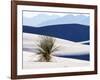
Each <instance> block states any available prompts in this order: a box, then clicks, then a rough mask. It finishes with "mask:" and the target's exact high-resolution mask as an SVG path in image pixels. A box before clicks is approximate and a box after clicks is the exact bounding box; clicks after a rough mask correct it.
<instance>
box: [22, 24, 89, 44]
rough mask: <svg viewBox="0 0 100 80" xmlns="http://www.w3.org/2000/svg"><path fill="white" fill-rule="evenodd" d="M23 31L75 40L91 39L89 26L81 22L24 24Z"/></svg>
mask: <svg viewBox="0 0 100 80" xmlns="http://www.w3.org/2000/svg"><path fill="white" fill-rule="evenodd" d="M23 32H25V33H33V34H40V35H47V36H52V37H57V38H61V39H66V40H70V41H75V42H80V41H86V40H89V39H90V38H89V26H86V25H81V24H57V25H48V26H41V27H35V26H27V25H23Z"/></svg>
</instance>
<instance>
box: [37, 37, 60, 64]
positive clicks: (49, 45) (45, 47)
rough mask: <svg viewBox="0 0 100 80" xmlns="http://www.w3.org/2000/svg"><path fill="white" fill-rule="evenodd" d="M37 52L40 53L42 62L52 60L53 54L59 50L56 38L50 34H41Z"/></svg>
mask: <svg viewBox="0 0 100 80" xmlns="http://www.w3.org/2000/svg"><path fill="white" fill-rule="evenodd" d="M37 47H38V48H37V49H36V50H37V54H38V55H40V57H39V60H38V61H40V62H50V61H51V54H52V53H53V52H55V51H58V48H59V47H57V46H56V45H55V39H54V38H52V37H48V36H40V41H39V43H38V44H37Z"/></svg>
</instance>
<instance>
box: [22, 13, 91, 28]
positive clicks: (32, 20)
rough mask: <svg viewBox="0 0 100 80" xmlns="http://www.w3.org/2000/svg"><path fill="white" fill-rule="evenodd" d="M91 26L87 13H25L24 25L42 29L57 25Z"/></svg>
mask: <svg viewBox="0 0 100 80" xmlns="http://www.w3.org/2000/svg"><path fill="white" fill-rule="evenodd" d="M73 23H74V24H83V25H89V24H90V16H89V14H87V13H86V14H85V13H67V12H66V13H52V12H29V11H23V25H28V26H33V27H42V26H47V25H56V24H73Z"/></svg>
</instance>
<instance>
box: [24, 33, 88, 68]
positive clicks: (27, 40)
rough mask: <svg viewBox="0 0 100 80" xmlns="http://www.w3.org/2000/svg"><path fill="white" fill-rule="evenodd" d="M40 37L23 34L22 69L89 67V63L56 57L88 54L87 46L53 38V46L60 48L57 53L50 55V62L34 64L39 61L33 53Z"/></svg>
mask: <svg viewBox="0 0 100 80" xmlns="http://www.w3.org/2000/svg"><path fill="white" fill-rule="evenodd" d="M39 36H40V35H36V34H29V33H23V68H24V69H32V68H54V67H56V68H59V67H79V66H89V64H90V63H89V61H84V60H78V59H72V58H62V57H57V56H59V55H70V54H71V55H79V54H84V53H89V45H83V44H81V43H76V42H72V41H68V40H63V39H59V38H55V39H56V42H55V44H56V45H57V46H60V49H59V51H57V52H55V53H52V58H51V62H36V61H37V60H38V59H39V55H37V54H36V53H35V51H34V49H35V48H37V43H38V40H39Z"/></svg>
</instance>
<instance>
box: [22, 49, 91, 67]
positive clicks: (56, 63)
mask: <svg viewBox="0 0 100 80" xmlns="http://www.w3.org/2000/svg"><path fill="white" fill-rule="evenodd" d="M38 59H39V56H38V55H36V54H35V53H32V52H27V51H24V52H23V69H32V68H39V69H40V68H62V67H84V66H89V65H90V63H89V61H84V60H77V59H71V58H61V57H56V56H52V58H51V62H35V61H37V60H38Z"/></svg>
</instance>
